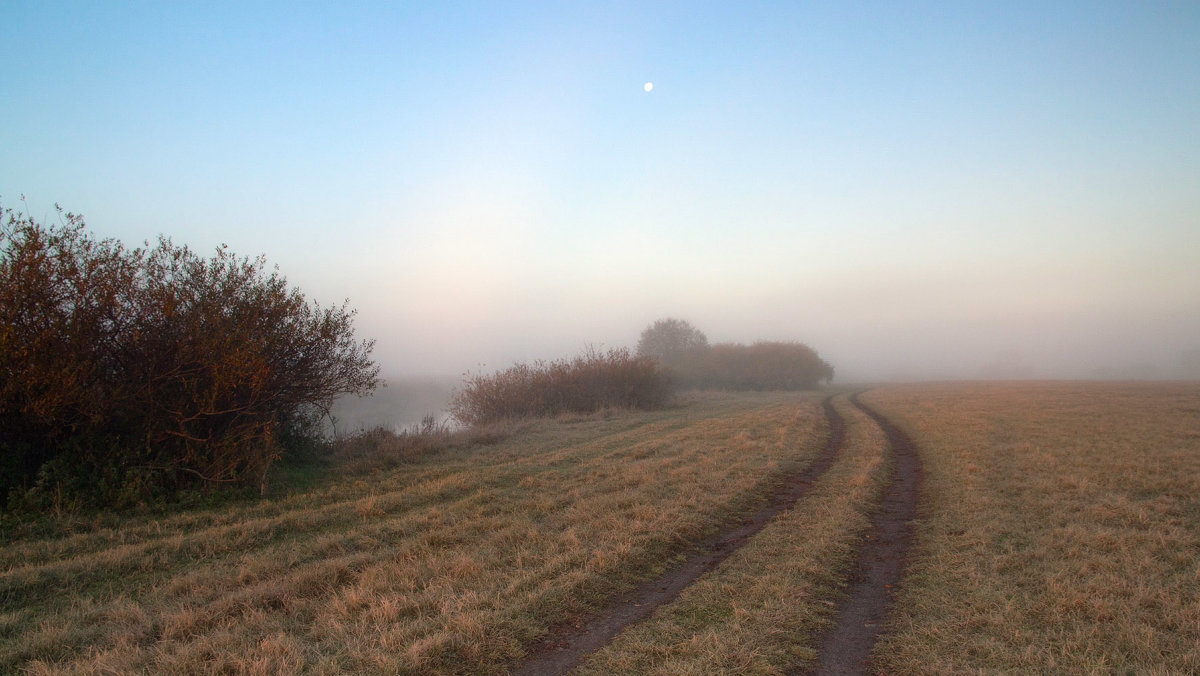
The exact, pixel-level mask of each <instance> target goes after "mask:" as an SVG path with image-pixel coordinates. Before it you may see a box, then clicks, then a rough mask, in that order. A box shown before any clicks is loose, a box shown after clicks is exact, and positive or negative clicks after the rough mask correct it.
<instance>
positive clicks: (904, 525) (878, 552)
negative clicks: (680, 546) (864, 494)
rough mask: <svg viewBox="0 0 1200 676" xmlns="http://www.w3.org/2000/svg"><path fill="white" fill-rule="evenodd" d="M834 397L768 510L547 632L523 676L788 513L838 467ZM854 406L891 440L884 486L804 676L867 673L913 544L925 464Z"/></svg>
mask: <svg viewBox="0 0 1200 676" xmlns="http://www.w3.org/2000/svg"><path fill="white" fill-rule="evenodd" d="M833 398H834V395H831V396H829V397H826V398H825V401H824V402H822V407H823V408H824V411H825V416H826V419H827V420H828V421H829V430H830V433H829V439H828V440H827V441H826V443H825V446H824V448H822V450H821V453H820V454H819V455H818V456H817V458H816V459H815V460H814V461H813V462H812V464H810V465H808V466H807V467H805V468H804V469H802V470H799V471H797V472H794V473H792V474H790V475H789V476H787V477H786V479H785V481H784V483H783V484H782V485H781V486H780V488H779V489H778V490H777V491H776V492H775V494H774V495H773V496H772V497H771V500H770V502H769V503H768V504H767V506H766V507H764V508H762V509H761V510H759V511H758V512H756V513H755V514H754V515H753V516H751V517H749V518H748V519H746V520H744V521H743V522H742V523H741V524H740V525H737V526H734V527H731V528H729V529H727V530H725V531H722V532H721V533H719V534H717V535H715V536H714V537H712V538H711V539H709V540H708V541H706V542H704V543H703V544H701V545H700V546H699V547H698V548H697V549H696V551H695V553H694V554H692V555H691V556H689V557H688V558H687V559H686V560H685V561H684V562H683V563H682V564H680V565H679V566H678V567H676V568H674V569H672V570H671V571H668V572H667V573H665V574H664V575H663V576H661V577H659V578H658V579H656V580H652V581H649V582H646V583H644V584H642V585H641V586H639V587H637V588H636V589H633V590H631V591H629V592H627V593H625V594H622V595H621V596H619V597H618V598H616V599H615V600H614V601H613V602H612V603H611V604H610V605H609V606H608V607H607V608H605V609H604V610H603V611H601V612H600V613H599V614H598V615H597V616H596V617H593V618H592V619H590V620H588V621H586V622H585V623H584V624H582V625H565V626H560V627H557V628H555V629H553V630H551V631H550V633H549V636H548V637H546V638H545V639H544V640H543V641H542V643H541V644H540V645H538V646H537V647H536V648H535V649H534V650H532V651H531V653H530V654H529V656H528V657H527V658H526V660H525V661H524V662H523V663H521V664H520V665H519V666H518V667H517V668H516V669H515V670H514V671H513V673H514V674H517V675H519V676H533V675H542V674H563V673H566V672H567V671H569V670H570V669H572V668H573V667H574V666H575V665H577V664H579V662H580V661H582V660H583V658H584V657H586V656H587V655H588V654H589V653H591V652H593V651H595V650H598V649H599V648H602V647H604V646H605V645H607V644H608V642H609V641H611V640H612V639H613V637H615V636H616V635H617V634H618V633H620V632H621V631H622V630H623V629H624V628H625V627H627V626H629V625H630V624H633V623H635V622H638V621H640V620H642V619H644V618H645V617H647V616H649V615H650V613H652V612H654V610H655V609H656V608H658V607H659V606H661V605H663V604H664V603H668V602H670V601H671V600H673V599H674V598H675V597H676V596H678V595H679V593H680V592H681V591H683V589H685V588H686V587H687V586H688V585H690V584H691V583H692V582H694V581H695V580H696V579H697V578H699V577H700V576H701V575H703V574H704V573H706V572H708V571H709V570H712V569H713V568H715V567H716V566H718V565H720V563H721V562H722V561H724V560H725V559H727V558H729V556H730V555H732V554H733V553H734V552H735V551H737V550H738V549H739V548H740V547H741V546H742V545H744V544H746V542H747V541H749V539H750V538H752V537H753V536H754V535H755V534H757V533H758V532H759V531H760V530H762V529H763V527H764V526H766V525H767V523H768V522H769V521H770V520H771V518H772V517H774V516H775V515H776V514H778V513H780V512H782V511H783V510H785V509H789V508H791V507H792V505H794V504H795V503H796V501H797V500H799V499H800V498H801V497H802V496H803V495H804V494H805V492H806V491H807V489H808V488H809V486H811V485H812V484H814V483H816V482H817V481H818V480H819V479H820V478H821V475H822V474H824V473H825V471H826V470H828V469H829V467H830V466H832V465H833V463H834V461H835V460H836V459H837V455H838V451H839V450H840V448H841V446H842V440H843V436H844V422H843V420H842V417H841V415H840V414H838V413H837V411H836V410H835V409H834V407H833ZM850 402H851V403H852V404H854V405H855V406H856V407H857V408H858V409H859V410H861V411H862V412H863V413H865V414H866V415H867V416H869V417H870V418H871V419H872V420H874V421H875V423H876V424H877V425H879V427H880V429H882V430H883V432H884V434H885V435H886V436H887V439H888V446H889V450H890V455H891V462H890V470H889V475H888V483H887V488H886V489H885V490H884V495H883V498H882V501H881V503H880V505H879V508H878V510H877V511H876V513H875V515H874V516H873V517H872V519H871V528H870V529H869V530H868V531H867V533H866V535H865V536H864V538H863V543H862V546H861V549H860V551H859V557H858V562H857V563H856V564H855V567H854V569H853V570H852V571H851V572H850V574H849V577H848V580H849V587H848V588H847V590H846V591H847V594H848V597H847V598H846V600H845V601H844V602H842V604H841V605H839V606H838V608H837V610H836V624H835V626H834V627H833V628H832V629H830V630H829V631H828V632H827V633H826V634H825V635H824V636H822V637H821V640H820V647H819V650H818V664H817V666H816V667H815V668H812V669H809V670H806V671H803V672H800V673H805V674H862V673H866V672H867V671H869V669H870V663H869V659H868V658H869V656H870V653H871V649H872V648H873V647H874V645H875V642H876V641H877V640H878V638H879V635H880V633H881V631H882V630H883V626H884V623H885V621H886V619H887V614H888V610H889V608H890V606H891V598H892V590H893V588H894V587H895V586H896V584H897V583H898V582H899V581H900V577H901V575H902V573H903V571H904V563H905V555H906V553H907V550H908V544H909V541H910V540H911V539H912V535H911V529H910V527H909V522H910V521H912V520H913V519H914V518H916V503H917V495H918V492H919V490H920V484H921V466H920V461H919V459H918V457H917V453H916V449H915V448H914V446H913V444H912V441H911V440H910V439H909V438H908V436H907V435H905V434H904V432H902V431H900V429H899V428H897V427H896V426H895V425H892V424H891V422H889V421H888V420H887V419H886V418H884V417H883V416H882V415H880V414H879V413H877V412H875V411H874V410H872V409H870V408H868V407H867V406H865V405H864V404H862V403H861V402H859V401H858V395H857V394H855V395H852V396H851V397H850Z"/></svg>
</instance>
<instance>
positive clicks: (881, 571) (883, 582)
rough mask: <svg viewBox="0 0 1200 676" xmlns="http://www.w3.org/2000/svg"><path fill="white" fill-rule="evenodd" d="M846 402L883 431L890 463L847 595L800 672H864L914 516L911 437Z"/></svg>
mask: <svg viewBox="0 0 1200 676" xmlns="http://www.w3.org/2000/svg"><path fill="white" fill-rule="evenodd" d="M850 401H851V403H853V404H854V405H855V406H857V407H858V408H859V410H861V411H862V412H863V413H866V414H867V415H868V416H870V417H871V418H872V419H873V420H874V421H875V423H876V424H877V425H879V427H880V429H882V430H883V432H884V434H886V435H887V438H888V445H889V446H890V448H891V456H892V459H891V463H892V467H891V472H890V476H889V480H888V486H887V489H886V492H885V493H884V495H883V500H882V502H881V504H880V506H879V511H878V512H876V513H875V515H874V516H873V517H872V518H871V529H870V530H869V531H867V534H866V536H865V538H864V541H863V544H862V548H861V549H860V550H859V556H858V563H857V564H856V565H855V568H854V570H853V571H852V572H851V574H850V578H849V579H850V586H849V588H848V589H847V590H846V592H847V594H848V598H847V599H846V600H845V601H843V602H842V604H841V605H840V606H839V607H838V609H837V615H836V618H837V619H836V622H837V624H836V625H835V626H834V627H833V628H832V629H830V630H829V631H828V632H827V633H826V634H825V635H824V636H823V637H822V638H821V642H820V649H819V651H818V662H817V666H816V668H815V669H813V670H811V671H806V672H804V673H812V674H862V673H867V672H868V671H869V670H870V666H871V665H870V661H869V658H870V654H871V649H872V648H873V647H874V646H875V642H876V641H877V640H878V638H879V635H880V633H881V632H882V630H883V628H884V623H885V621H886V619H887V615H888V610H889V608H890V606H891V602H892V594H893V590H894V588H895V586H896V585H897V583H899V581H900V576H901V575H902V573H903V572H904V564H905V555H906V553H907V551H908V545H909V542H910V541H911V540H912V529H911V528H910V526H909V522H911V521H912V520H913V519H915V518H916V516H917V496H918V493H919V492H920V487H921V463H920V460H919V459H918V457H917V452H916V448H915V447H914V446H913V443H912V441H911V440H910V439H909V438H908V435H906V434H905V433H904V432H902V431H901V430H900V429H899V428H897V427H896V426H895V425H893V424H891V422H889V421H888V420H887V419H886V418H884V417H883V416H882V415H880V414H879V413H876V412H875V411H873V410H871V409H869V408H867V407H866V406H864V405H863V404H862V403H860V402H859V401H858V395H857V394H856V395H854V396H852V397H850Z"/></svg>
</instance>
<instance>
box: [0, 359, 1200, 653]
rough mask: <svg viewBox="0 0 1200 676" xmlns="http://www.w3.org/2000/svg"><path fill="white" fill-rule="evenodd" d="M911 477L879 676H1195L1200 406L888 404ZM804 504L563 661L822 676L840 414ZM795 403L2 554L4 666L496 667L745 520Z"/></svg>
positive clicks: (11, 536) (701, 399)
mask: <svg viewBox="0 0 1200 676" xmlns="http://www.w3.org/2000/svg"><path fill="white" fill-rule="evenodd" d="M861 400H862V401H863V403H865V404H866V405H868V406H870V407H871V408H873V409H874V410H876V411H878V412H880V413H882V414H883V415H884V416H886V417H887V418H888V419H889V420H891V421H892V422H893V423H895V424H896V425H898V426H899V427H901V428H902V429H904V431H905V432H907V434H908V436H910V437H911V438H912V441H913V442H914V443H915V445H916V447H917V450H918V452H919V453H920V457H921V462H922V465H923V472H924V479H923V484H922V486H921V490H920V493H919V495H920V499H919V502H918V509H919V514H920V516H919V519H918V520H917V521H916V522H915V523H914V524H913V540H912V544H911V549H910V551H909V557H908V568H907V574H906V576H905V578H904V579H903V582H902V583H901V584H900V585H899V587H898V589H897V590H896V594H895V596H894V599H895V606H894V608H893V615H892V618H891V620H890V621H889V622H888V629H889V631H888V632H887V633H885V635H884V636H883V638H882V639H881V640H880V642H879V643H878V644H877V645H876V649H875V652H874V655H875V660H876V666H877V668H878V669H879V670H880V671H881V672H883V673H900V674H927V673H979V672H984V673H1111V672H1118V673H1197V672H1200V384H1197V383H1190V384H1169V383H1158V384H1106V383H1011V384H1002V383H996V384H922V385H895V386H885V387H880V388H877V389H873V390H870V391H868V392H866V393H865V394H863V395H862V396H861ZM834 405H835V407H836V409H837V411H838V412H839V413H840V415H841V417H842V418H843V419H844V421H845V428H844V441H843V444H842V446H841V451H840V454H839V455H838V456H837V459H836V461H835V462H834V464H833V465H832V466H830V468H829V470H828V471H826V472H825V473H824V474H823V475H821V476H820V478H819V479H818V480H817V481H816V482H815V483H814V484H813V485H812V486H811V488H810V489H809V490H808V491H807V492H806V493H805V494H804V495H803V496H802V497H801V499H800V501H799V502H798V503H797V504H796V505H795V507H794V508H793V509H791V510H789V511H786V512H783V513H781V514H779V515H778V516H777V517H776V518H775V519H774V520H773V521H772V522H771V523H769V524H768V525H767V526H766V527H765V528H764V529H763V530H762V531H760V532H759V533H758V534H757V535H755V536H754V537H753V538H752V539H751V540H749V541H748V543H747V544H746V545H745V546H744V547H743V548H742V549H740V550H738V551H737V552H736V553H734V554H733V555H732V556H730V557H729V558H728V559H726V560H725V561H724V562H723V563H722V564H721V565H720V566H719V567H717V568H715V569H714V570H712V571H711V572H710V573H708V574H706V575H704V576H702V577H700V578H699V579H697V580H696V581H695V582H694V583H693V584H692V585H691V586H690V587H688V588H686V589H685V590H684V591H683V592H682V593H681V594H680V595H679V596H678V597H677V598H675V600H674V601H672V602H670V603H668V604H666V605H663V606H661V607H659V608H658V609H657V610H656V611H655V612H654V613H653V614H652V615H650V616H649V618H648V619H646V620H644V621H643V622H641V623H639V624H635V625H632V626H629V627H627V628H626V630H625V631H624V632H623V633H621V634H620V635H618V636H617V638H616V639H615V640H614V641H613V642H612V643H611V644H609V645H608V646H607V647H605V648H603V649H601V650H599V651H596V652H595V653H592V654H591V655H590V656H589V657H588V658H587V659H585V660H584V662H583V663H582V664H581V665H580V666H579V668H578V670H577V673H582V674H640V673H654V674H717V673H724V674H731V673H738V674H742V673H745V674H778V673H790V672H793V671H794V670H796V669H797V668H804V667H806V666H811V665H812V663H813V660H814V658H815V655H816V651H817V650H818V648H819V647H820V646H819V645H818V644H819V642H820V641H821V640H822V635H823V631H824V630H825V629H826V628H827V627H828V626H830V624H831V623H832V621H833V614H834V610H835V608H836V607H837V603H838V601H839V599H840V598H841V597H842V596H843V592H842V590H843V589H844V588H845V586H846V577H847V575H848V571H849V570H850V568H851V566H852V564H853V561H854V560H855V558H856V550H857V548H858V546H859V544H860V543H861V540H862V538H863V535H864V533H865V532H867V526H868V523H869V515H870V513H871V511H872V510H873V509H874V508H875V505H876V504H877V502H878V500H879V497H880V495H881V493H882V491H883V488H884V482H885V481H886V477H887V474H888V473H887V471H886V470H887V468H888V467H889V463H890V460H889V458H890V456H889V453H888V451H887V448H888V444H887V440H886V439H885V437H884V435H883V434H882V432H881V431H880V429H879V427H878V426H877V425H876V424H875V423H874V422H873V421H871V420H870V419H869V418H868V417H867V416H866V415H864V414H863V413H862V412H861V411H859V410H858V409H857V408H855V407H854V406H852V405H851V404H850V402H849V401H848V400H847V398H846V397H845V396H838V397H836V398H835V399H834ZM828 433H829V429H828V423H827V421H826V420H825V418H824V415H823V414H822V411H821V407H820V399H819V398H817V396H816V395H814V394H811V393H810V394H807V395H805V394H797V393H774V394H736V395H734V394H703V395H694V396H693V397H692V398H691V399H690V400H688V401H686V402H685V403H684V404H682V405H681V406H679V407H676V408H673V409H668V410H664V411H658V412H653V413H637V412H619V413H611V414H603V415H595V416H577V417H567V418H560V419H557V420H542V421H536V422H528V423H523V424H522V426H521V427H520V428H519V430H518V431H517V432H516V433H514V434H513V435H511V436H509V437H507V438H505V439H504V440H502V441H500V442H499V443H495V444H492V445H487V446H482V445H475V446H469V445H468V446H462V447H457V448H453V449H450V450H447V451H443V452H440V453H438V454H435V455H433V456H430V457H427V458H424V459H422V460H421V461H419V462H416V463H413V464H406V465H400V466H399V467H392V468H383V467H381V468H379V469H377V470H374V471H370V472H367V473H363V474H359V475H355V476H352V477H347V478H340V479H331V480H329V481H327V482H325V483H322V484H318V485H316V486H312V487H309V488H307V489H304V490H299V489H297V490H295V491H293V492H291V493H288V494H284V495H280V496H277V497H275V498H273V499H271V500H269V501H263V502H243V503H239V504H236V505H229V506H226V507H222V508H211V509H192V510H181V511H179V512H177V513H175V514H173V515H171V516H165V517H159V518H156V519H149V518H145V517H132V516H128V517H123V518H121V519H119V520H115V521H114V520H112V519H100V520H97V521H96V522H95V523H92V524H89V523H86V522H81V521H79V520H78V519H75V520H72V519H63V520H62V521H61V522H59V523H58V525H57V526H55V525H54V524H55V522H50V526H49V527H48V528H39V529H32V528H30V529H17V530H15V531H14V532H8V533H3V534H2V535H3V540H2V546H0V672H20V671H24V672H28V673H35V674H42V673H45V674H59V673H62V674H67V673H89V674H90V673H188V674H191V673H246V674H276V673H295V672H304V673H317V674H321V673H389V674H395V673H406V674H418V673H419V674H427V673H428V674H434V673H505V672H506V671H508V670H509V669H511V668H513V667H515V666H516V665H518V664H519V663H520V661H521V659H522V656H523V655H524V654H525V653H526V652H527V651H529V650H531V649H535V648H536V647H537V646H538V645H539V643H540V641H541V640H542V637H543V635H544V633H545V632H546V631H547V630H548V629H550V628H552V627H556V626H562V625H563V624H564V623H567V624H569V623H572V622H575V621H581V620H582V619H585V618H586V617H587V616H588V615H589V613H595V612H597V611H598V610H599V609H602V608H604V607H605V604H606V601H608V600H609V599H611V598H612V597H613V596H614V595H615V594H617V593H619V592H621V591H624V590H627V589H629V588H631V587H632V586H634V585H635V584H637V583H639V582H641V581H643V580H647V579H653V578H655V577H657V576H658V575H659V574H661V573H662V572H663V571H664V570H666V569H668V568H670V567H671V566H673V565H674V564H675V562H677V561H679V560H680V559H681V558H682V557H683V556H684V554H685V553H687V552H689V551H690V549H691V547H692V546H693V545H694V544H695V543H698V542H701V541H703V540H704V539H705V538H707V537H709V536H711V535H712V534H713V533H714V532H716V531H717V530H719V529H720V528H722V527H723V525H727V524H728V523H730V520H731V519H733V520H735V521H736V519H737V517H738V516H739V515H745V514H749V513H751V512H753V511H754V510H756V509H758V508H759V507H760V506H762V505H763V504H764V502H765V501H766V500H767V497H766V496H767V495H769V494H770V493H771V491H772V489H773V488H774V486H775V485H776V484H777V483H778V481H779V477H781V476H782V475H783V474H784V473H786V472H788V471H791V470H794V469H795V468H797V467H802V466H805V465H806V464H807V463H808V462H809V461H810V460H811V459H812V458H814V457H816V455H817V453H818V452H819V451H820V449H821V448H822V446H823V442H824V440H825V438H826V437H827V435H828Z"/></svg>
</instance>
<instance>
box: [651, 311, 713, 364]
mask: <svg viewBox="0 0 1200 676" xmlns="http://www.w3.org/2000/svg"><path fill="white" fill-rule="evenodd" d="M707 348H708V338H707V337H706V336H705V335H704V334H703V333H701V332H700V330H699V329H697V328H696V327H694V326H692V325H691V324H690V323H688V322H686V321H684V320H682V319H675V318H673V317H668V318H666V319H660V320H658V321H656V322H654V324H652V325H651V326H649V327H647V328H646V330H645V331H642V335H641V337H640V338H639V339H638V344H637V354H638V356H639V357H650V358H652V359H657V360H658V363H660V364H662V365H663V366H665V367H668V368H674V367H678V366H680V365H682V364H683V363H684V362H687V361H689V360H691V359H694V358H695V356H696V355H697V353H700V352H703V351H704V350H705V349H707Z"/></svg>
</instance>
